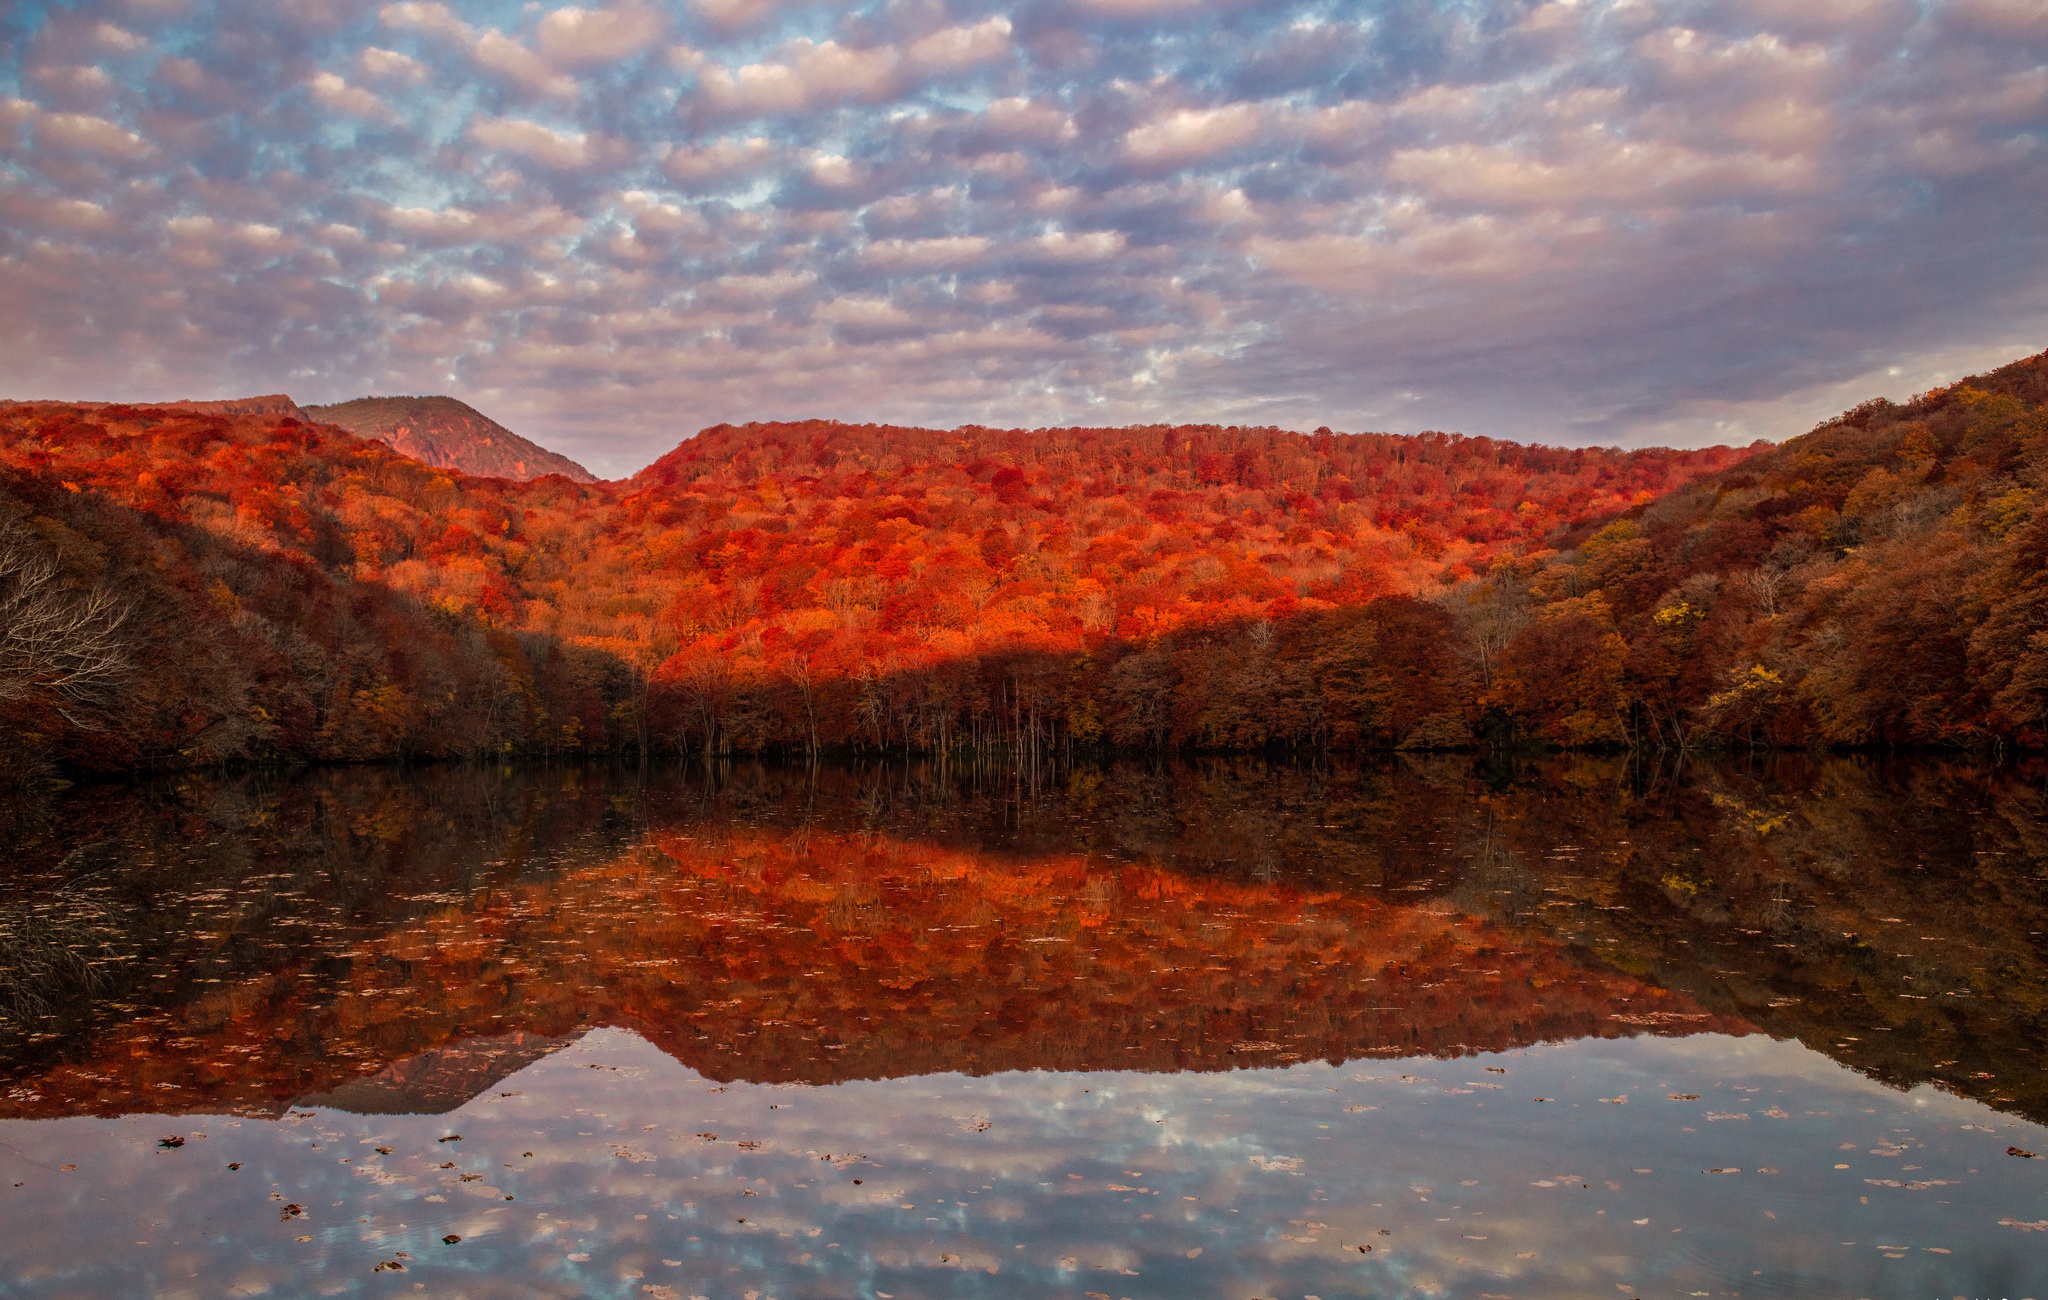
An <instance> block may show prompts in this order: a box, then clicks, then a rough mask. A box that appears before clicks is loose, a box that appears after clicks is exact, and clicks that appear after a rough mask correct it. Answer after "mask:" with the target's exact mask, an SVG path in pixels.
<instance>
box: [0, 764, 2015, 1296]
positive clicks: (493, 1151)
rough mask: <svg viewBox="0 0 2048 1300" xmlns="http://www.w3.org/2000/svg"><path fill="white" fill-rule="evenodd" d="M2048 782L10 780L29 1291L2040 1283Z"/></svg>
mask: <svg viewBox="0 0 2048 1300" xmlns="http://www.w3.org/2000/svg"><path fill="white" fill-rule="evenodd" d="M2043 791H2044V776H2043V773H2042V772H2041V771H2039V770H2036V769H2029V768H2018V769H2014V768H2003V769H1991V768H1983V767H1970V766H1942V765H1934V764H1919V765H1908V766H1895V767H1874V766H1871V765H1868V764H1863V763H1858V762H1846V761H1845V762H1815V761H1810V760H1804V759H1799V760H1790V759H1788V760H1781V761H1774V762H1773V763H1771V764H1768V765H1765V766H1749V767H1734V766H1721V767H1714V766H1708V767H1694V768H1689V769H1686V770H1683V771H1655V770H1645V769H1641V768H1634V769H1631V768H1628V767H1626V766H1624V765H1622V764H1619V763H1602V762H1573V763H1563V762H1560V763H1555V764H1547V765H1536V766H1531V767H1526V768H1518V769H1499V768H1488V767H1485V766H1481V765H1478V764H1475V763H1473V762H1469V761H1466V760H1462V759H1460V760H1443V761H1437V760H1431V761H1425V762H1403V763H1399V764H1389V765H1385V766H1368V767H1366V768H1363V769H1359V768H1346V767H1338V768H1335V769H1311V768H1297V767H1284V766H1267V765H1262V764H1257V763H1250V762H1245V763H1218V764H1194V765H1183V766H1142V765H1137V766H1121V767H1111V768H1100V769H1081V770H1076V771H1060V772H1058V773H1055V774H1041V775H1040V776H1039V777H1038V778H1037V779H1036V780H1030V779H1025V778H1021V777H1018V776H1017V775H1016V774H998V773H990V772H979V773H977V772H962V771H951V770H946V771H942V770H940V769H938V768H935V767H904V766H901V765H897V766H893V767H874V768H868V769H859V770H856V769H830V768H828V769H823V770H803V769H788V770H779V769H763V768H753V767H745V766H741V767H734V768H730V769H720V770H718V771H715V772H705V771H703V770H701V769H696V770H673V769H671V770H659V769H657V770H655V771H652V772H647V773H641V772H637V771H632V770H606V769H598V768H587V769H572V770H567V771H562V770H548V771H534V770H525V771H516V772H495V771H477V770H469V769H436V770H429V771H423V772H414V773H400V772H394V771H383V770H362V771H353V770H352V771H339V772H323V773H316V774H313V775H310V776H307V777H303V778H297V779H280V778H274V777H250V778H236V779H215V778H208V779H194V780H189V781H181V782H177V783H169V784H165V785H161V786H157V787H150V788H112V789H108V788H102V789H83V790H78V791H75V792H72V793H71V794H69V795H68V796H66V797H65V798H63V799H61V800H59V801H58V802H57V803H55V804H54V805H51V806H48V807H43V808H35V809H28V810H20V811H16V812H13V813H11V814H10V816H11V817H12V820H10V821H7V822H6V823H5V824H4V825H0V843H4V844H7V845H9V846H11V851H10V852H9V853H8V854H7V856H6V860H5V870H6V872H7V879H6V880H5V881H4V882H0V1296H36V1297H46V1296H48V1297H54V1296H94V1297H97V1296H130V1295H134V1296H142V1295H163V1296H195V1297H197V1296H252V1295H276V1296H302V1295H358V1294H364V1295H379V1296H385V1295H391V1296H408V1295H420V1294H425V1295H437V1296H479V1297H482V1296H528V1295H545V1296H608V1297H631V1298H634V1300H639V1298H641V1297H654V1298H655V1300H664V1298H671V1297H675V1298H680V1297H705V1298H707V1300H727V1298H731V1300H765V1298H767V1297H775V1298H776V1300H801V1298H805V1297H853V1296H858V1297H878V1298H880V1300H907V1298H908V1297H923V1296H988V1297H996V1296H1017V1297H1039V1296H1069V1297H1074V1300H1089V1298H1093V1300H1105V1298H1107V1300H1122V1298H1124V1297H1129V1298H1132V1300H1136V1298H1137V1297H1150V1296H1159V1297H1180V1296H1190V1297H1207V1296H1215V1297H1228V1298H1230V1300H1253V1298H1255V1297H1256V1298H1265V1300H1282V1298H1285V1300H1305V1298H1306V1300H1315V1298H1318V1297H1319V1298H1320V1300H1336V1298H1337V1297H1348V1296H1411V1295H1412V1296H1446V1297H1466V1296H1470V1297H1537V1296H1573V1297H1581V1296H1601V1295H1609V1296H1619V1297H1652V1296H1657V1297H1666V1296H1671V1297H1678V1296H1816V1297H1820V1296H1826V1297H1835V1296H1851V1297H1853V1296H1862V1297H1872V1298H1875V1297H1880V1296H1884V1297H1889V1296H1900V1297H1907V1296H1911V1297H1928V1296H1935V1297H1947V1296H1970V1297H1984V1296H2005V1297H2020V1296H2029V1297H2040V1296H2044V1295H2048V1131H2044V1127H2043V1121H2044V1120H2048V1073H2044V1070H2043V1066H2044V1063H2048V1062H2044V1046H2048V937H2044V932H2048V795H2044V793H2043ZM2009 1150H2010V1151H2017V1152H2029V1151H2031V1152H2038V1153H2040V1156H2039V1158H2027V1157H2025V1156H2023V1155H2017V1154H2009Z"/></svg>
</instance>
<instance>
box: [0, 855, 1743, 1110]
mask: <svg viewBox="0 0 2048 1300" xmlns="http://www.w3.org/2000/svg"><path fill="white" fill-rule="evenodd" d="M703 829H704V828H701V827H698V828H690V829H689V830H667V831H657V832H654V833H653V834H651V835H650V836H649V837H648V838H647V839H646V840H645V841H644V842H643V843H641V844H639V845H638V846H636V847H634V848H633V849H631V850H629V851H627V852H626V853H624V854H622V855H620V856H619V857H617V858H615V859H613V860H611V861H608V862H604V863H600V864H594V865H591V866H585V867H579V868H574V869H569V870H565V871H562V872H560V873H556V874H551V875H548V876H546V877H544V878H542V879H539V880H534V881H530V882H525V883H514V884H510V885H507V886H504V887H497V888H493V889H491V890H490V891H488V892H487V893H486V894H484V895H483V896H481V897H477V898H473V899H472V900H471V901H470V902H469V903H468V904H467V905H453V906H448V907H445V908H442V909H437V910H435V911H434V912H432V913H430V914H427V915H423V916H419V917H416V918H413V919H412V920H411V921H409V922H407V923H405V924H402V925H399V926H397V927H394V928H392V929H390V930H388V931H385V932H384V933H381V934H377V935H374V936H367V937H365V938H362V939H359V940H358V941H356V942H355V943H354V944H353V945H352V946H351V947H350V948H349V950H348V951H347V952H346V954H345V955H344V956H343V958H342V960H343V963H344V964H343V965H342V966H341V967H340V968H339V969H338V970H336V971H335V972H334V973H333V977H332V978H331V979H322V978H320V976H319V975H318V974H316V972H315V970H314V969H311V968H305V969H299V970H291V971H279V972H271V973H267V974H264V975H258V976H254V977H252V978H249V979H246V980H243V981H241V982H239V983H236V984H230V985H224V986H222V987H221V988H220V989H217V990H215V991H213V992H211V993H209V994H207V995H205V996H203V997H201V998H198V999H196V1000H194V1001H191V1002H188V1003H186V1004H184V1005H182V1006H178V1007H176V1008H173V1009H171V1011H170V1014H169V1016H168V1017H167V1018H166V1019H164V1020H158V1021H148V1022H141V1023H137V1024H131V1025H126V1026H119V1027H116V1028H114V1029H113V1030H112V1031H111V1032H109V1033H105V1034H102V1035H99V1036H97V1037H96V1041H95V1042H94V1045H93V1049H94V1050H93V1051H92V1052H91V1053H90V1054H88V1055H87V1056H85V1057H83V1058H82V1059H79V1060H77V1061H76V1062H74V1063H71V1064H68V1065H64V1066H60V1067H58V1068H56V1069H54V1070H49V1071H46V1072H44V1073H42V1074H41V1075H40V1076H38V1077H35V1078H32V1079H19V1080H17V1081H16V1085H15V1089H14V1091H13V1094H12V1096H13V1104H12V1105H10V1106H9V1107H7V1110H8V1111H10V1112H12V1113H16V1114H23V1113H27V1114H52V1113H66V1114H68V1113H76V1112H77V1111H79V1110H88V1111H94V1112H118V1111H123V1110H131V1109H136V1108H138V1107H148V1108H152V1109H160V1108H166V1107H169V1108H175V1109H181V1110H190V1109H202V1110H211V1109H219V1108H225V1107H234V1108H239V1109H254V1110H258V1111H266V1112H268V1111H273V1110H275V1109H277V1108H279V1107H281V1106H282V1105H284V1104H286V1103H287V1102H290V1101H292V1100H294V1099H295V1100H296V1101H297V1103H298V1104H308V1105H310V1104H323V1105H336V1106H341V1107H344V1108H347V1109H352V1110H365V1111H372V1112H381V1111H388V1110H393V1109H406V1110H425V1111H439V1110H446V1109H450V1108H452V1106H454V1105H456V1104H459V1103H460V1101H461V1100H463V1099H464V1098H465V1097H467V1096H469V1095H473V1094H474V1093H475V1092H477V1091H480V1090H482V1089H484V1088H487V1087H489V1086H490V1085H491V1084H492V1083H494V1082H496V1081H497V1080H498V1079H500V1078H502V1077H504V1075H505V1074H507V1073H509V1072H511V1070H513V1069H516V1068H518V1067H519V1066H520V1065H523V1064H525V1063H526V1062H527V1061H529V1060H533V1059H538V1057H539V1056H541V1055H543V1054H545V1053H546V1052H547V1051H549V1050H552V1049H553V1048H554V1047H555V1046H558V1045H560V1043H561V1042H562V1041H563V1040H564V1039H565V1037H566V1036H568V1035H571V1034H573V1033H574V1032H575V1031H576V1030H578V1029H580V1028H584V1027H588V1026H591V1025H595V1024H620V1025H626V1026H629V1027H631V1028H633V1029H635V1030H636V1031H637V1032H639V1033H641V1034H643V1035H644V1036H646V1037H647V1038H648V1039H649V1040H651V1041H653V1042H654V1043H656V1044H657V1045H659V1046H660V1047H662V1048H663V1049H664V1050H666V1051H668V1052H669V1053H670V1054H672V1055H674V1056H675V1057H677V1058H678V1059H680V1060H682V1061H683V1062H685V1063H686V1064H688V1065H690V1066H692V1067H694V1068H696V1069H698V1070H700V1071H702V1072H703V1073H705V1074H707V1075H710V1076H712V1077H715V1078H745V1079H750V1080H766V1081H778V1082H781V1081H792V1082H809V1083H828V1082H835V1081H839V1080H845V1079H855V1078H876V1077H886V1076H901V1075H912V1074H926V1073H934V1072H940V1071H960V1072H965V1073H971V1074H983V1073H990V1072H994V1071H999V1070H1017V1069H1058V1070H1100V1069H1139V1070H1187V1069H1226V1068H1231V1067H1234V1066H1242V1065H1267V1064H1277V1063H1282V1062H1287V1061H1294V1060H1302V1059H1310V1058H1316V1057H1322V1058H1327V1059H1329V1060H1332V1061H1342V1060H1347V1059H1351V1058H1355V1057H1359V1056H1364V1055H1371V1054H1384V1055H1396V1054H1398V1055H1403V1056H1407V1055H1428V1054H1435V1055H1458V1054H1462V1053H1465V1052H1469V1051H1475V1050H1500V1049H1504V1048H1509V1047H1515V1046H1520V1045H1524V1044H1527V1043H1532V1042H1537V1041H1542V1040H1546V1039H1556V1038H1565V1037H1585V1036H1603V1035H1604V1036H1615V1035H1620V1034H1630V1033H1637V1032H1642V1029H1643V1028H1644V1027H1645V1026H1651V1027H1654V1029H1655V1030H1656V1031H1667V1032H1668V1031H1670V1030H1672V1029H1677V1030H1680V1031H1690V1030H1696V1029H1705V1028H1719V1029H1732V1030H1735V1031H1737V1032H1740V1031H1741V1028H1742V1026H1741V1022H1739V1021H1732V1020H1729V1019H1727V1018H1724V1017H1718V1016H1712V1015H1709V1014H1708V1013H1705V1012H1702V1011H1700V1010H1698V1009H1697V1008H1696V1007H1694V1006H1693V1005H1692V1004H1691V1003H1690V1002H1689V1001H1687V1000H1686V999H1683V998H1677V997H1673V996H1671V995H1669V994H1666V993H1663V992H1662V991H1660V990H1657V989H1654V988H1651V987H1648V986H1646V985H1644V984H1642V983H1641V982H1639V981H1637V980H1635V979H1633V978H1631V977H1629V976H1626V975H1621V974H1618V973H1616V972H1613V971H1610V970H1604V969H1600V968H1597V967H1588V966H1586V965H1585V964H1583V963H1581V962H1579V961H1576V960H1574V959H1573V958H1572V957H1571V956H1570V955H1569V954H1567V953H1565V952H1564V951H1562V950H1561V949H1559V948H1558V947H1557V946H1556V945H1554V944H1531V943H1528V942H1526V941H1518V942H1516V943H1513V944H1503V943H1501V942H1500V941H1499V936H1498V935H1496V934H1494V933H1493V932H1492V929H1491V927H1490V926H1486V925H1474V924H1473V923H1471V922H1470V921H1467V920H1463V919H1460V918H1459V917H1457V916H1456V915H1455V914H1453V913H1450V912H1447V911H1437V910H1430V909H1423V908H1416V907H1397V906H1390V905H1388V904H1386V903H1383V902H1380V901H1379V900H1376V899H1371V898H1361V897H1356V896H1346V895H1342V894H1337V893H1304V892H1302V891H1299V890H1295V889H1291V888H1285V887H1276V886H1265V885H1245V884H1233V883H1228V882H1220V881H1208V882H1202V881H1194V880H1190V879H1188V878H1186V877H1183V876H1180V875H1177V874H1174V873H1172V872H1168V871H1163V870H1160V869H1157V868H1151V867H1140V866H1128V865H1127V866H1121V867H1119V866H1113V865H1109V864H1105V863H1102V862H1100V861H1095V862H1091V861H1089V860H1087V859H1085V858H1082V857H1078V856H1063V857H1056V858H1050V859H1043V860H1039V861H1033V862H1024V863H1019V862H1009V861H1003V860H1000V859H990V858H988V857H986V856H985V855H978V854H973V853H966V852H960V851H956V850H952V849H942V848H936V847H933V846H931V845H929V844H920V843H915V842H904V841H898V840H894V839H890V838H887V837H882V836H875V835H868V834H864V833H848V832H830V831H814V832H810V833H791V832H785V831H770V832H747V831H729V830H724V831H717V832H715V833H712V834H708V835H706V834H702V833H693V832H701V831H702V830H703ZM309 983H310V984H311V985H312V987H314V988H317V989H319V990H320V991H319V992H317V993H314V992H307V991H303V990H305V988H306V986H307V985H308V984H309ZM483 1033H489V1034H492V1035H494V1036H493V1037H490V1038H487V1039H478V1038H475V1037H473V1035H478V1034H483ZM279 1044H293V1045H298V1044H303V1045H304V1046H303V1047H300V1048H297V1049H296V1050H284V1051H280V1050H278V1047H277V1046H276V1045H279Z"/></svg>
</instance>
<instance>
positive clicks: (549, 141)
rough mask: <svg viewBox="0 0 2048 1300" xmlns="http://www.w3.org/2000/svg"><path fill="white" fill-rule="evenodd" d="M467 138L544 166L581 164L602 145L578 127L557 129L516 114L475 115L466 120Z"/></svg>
mask: <svg viewBox="0 0 2048 1300" xmlns="http://www.w3.org/2000/svg"><path fill="white" fill-rule="evenodd" d="M469 138H470V139H472V140H474V141H476V142H477V143H478V144H480V145H482V146H483V147H484V148H486V149H495V150H498V151H499V152H501V153H510V154H516V155H518V156H519V157H521V158H526V159H528V160H530V161H533V162H537V163H540V164H542V165H544V166H547V167H560V168H575V167H583V166H586V165H588V164H589V163H590V161H591V160H592V158H593V157H595V156H596V154H597V153H598V152H599V151H600V149H601V144H600V142H597V141H594V140H593V139H592V137H590V136H589V135H586V134H584V133H583V132H581V131H557V130H555V129H554V128H553V127H549V126H542V125H541V124H540V123H538V122H528V121H523V120H521V119H518V118H505V117H479V118H476V119H474V120H472V121H471V122H470V124H469Z"/></svg>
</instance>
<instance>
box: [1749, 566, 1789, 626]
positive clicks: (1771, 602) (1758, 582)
mask: <svg viewBox="0 0 2048 1300" xmlns="http://www.w3.org/2000/svg"><path fill="white" fill-rule="evenodd" d="M1748 582H1749V594H1750V595H1751V596H1752V597H1753V598H1755V600H1756V606H1757V608H1758V609H1760V610H1762V611H1763V612H1764V617H1765V618H1776V617H1777V616H1778V592H1779V590H1780V589H1781V588H1783V586H1784V585H1785V575H1784V574H1782V573H1780V572H1778V571H1777V570H1775V569H1751V570H1750V571H1749V578H1748Z"/></svg>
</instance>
